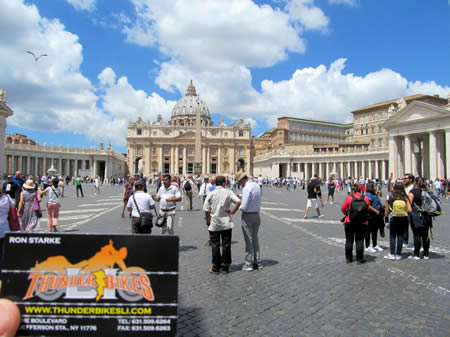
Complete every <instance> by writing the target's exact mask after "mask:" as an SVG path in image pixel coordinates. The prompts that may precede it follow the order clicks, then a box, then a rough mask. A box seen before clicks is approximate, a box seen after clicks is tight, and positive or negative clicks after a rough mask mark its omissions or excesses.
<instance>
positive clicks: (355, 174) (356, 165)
mask: <svg viewBox="0 0 450 337" xmlns="http://www.w3.org/2000/svg"><path fill="white" fill-rule="evenodd" d="M352 178H355V179H358V162H357V161H356V160H355V161H354V162H353V177H352Z"/></svg>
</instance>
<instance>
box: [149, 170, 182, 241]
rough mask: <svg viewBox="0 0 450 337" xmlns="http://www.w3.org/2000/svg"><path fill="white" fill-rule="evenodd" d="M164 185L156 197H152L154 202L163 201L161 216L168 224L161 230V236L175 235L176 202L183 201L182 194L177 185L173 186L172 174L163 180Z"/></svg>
mask: <svg viewBox="0 0 450 337" xmlns="http://www.w3.org/2000/svg"><path fill="white" fill-rule="evenodd" d="M162 182H163V185H162V186H161V187H160V188H159V190H158V193H157V194H156V195H152V198H153V200H155V201H161V204H160V211H159V214H160V215H164V216H165V217H166V223H165V224H164V226H163V227H162V228H161V234H175V231H174V228H173V227H174V224H175V210H176V208H177V204H176V202H178V201H181V193H180V191H179V190H178V188H177V187H176V186H175V185H172V184H171V176H170V174H165V175H164V176H163V178H162Z"/></svg>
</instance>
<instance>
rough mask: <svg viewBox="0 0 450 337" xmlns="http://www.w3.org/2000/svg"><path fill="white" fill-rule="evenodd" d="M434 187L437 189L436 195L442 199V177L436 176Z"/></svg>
mask: <svg viewBox="0 0 450 337" xmlns="http://www.w3.org/2000/svg"><path fill="white" fill-rule="evenodd" d="M434 188H435V189H436V197H437V198H438V200H439V201H441V193H442V182H441V179H439V178H436V181H435V182H434Z"/></svg>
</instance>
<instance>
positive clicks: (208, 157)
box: [206, 146, 211, 174]
mask: <svg viewBox="0 0 450 337" xmlns="http://www.w3.org/2000/svg"><path fill="white" fill-rule="evenodd" d="M206 173H207V174H211V150H210V148H209V146H208V147H207V148H206Z"/></svg>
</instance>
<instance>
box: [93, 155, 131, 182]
mask: <svg viewBox="0 0 450 337" xmlns="http://www.w3.org/2000/svg"><path fill="white" fill-rule="evenodd" d="M135 173H136V171H134V172H133V174H135ZM97 175H98V173H97V160H95V158H94V174H93V176H94V177H95V176H97Z"/></svg>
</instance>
